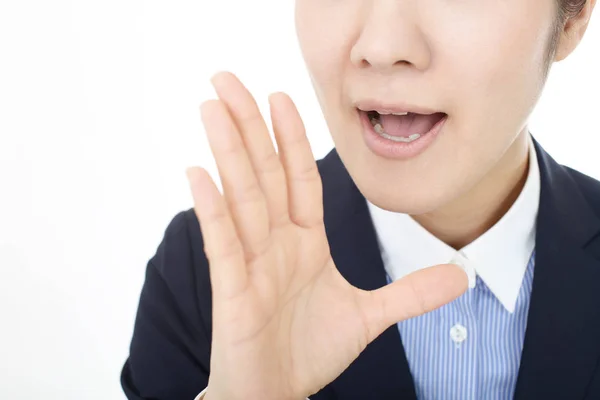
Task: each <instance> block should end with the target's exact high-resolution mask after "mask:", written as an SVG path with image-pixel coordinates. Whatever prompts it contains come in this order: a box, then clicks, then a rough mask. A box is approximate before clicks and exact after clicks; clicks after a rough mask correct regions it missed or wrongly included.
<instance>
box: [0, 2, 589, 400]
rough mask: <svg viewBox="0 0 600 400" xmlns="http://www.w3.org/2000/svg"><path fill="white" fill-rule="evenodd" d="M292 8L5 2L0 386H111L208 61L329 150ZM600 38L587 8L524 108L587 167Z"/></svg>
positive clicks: (192, 140)
mask: <svg viewBox="0 0 600 400" xmlns="http://www.w3.org/2000/svg"><path fill="white" fill-rule="evenodd" d="M547 1H550V0H547ZM293 6H294V4H293V1H291V0H287V1H281V0H278V1H276V0H253V1H247V0H218V1H210V2H209V1H204V0H201V1H198V0H195V1H190V0H179V1H170V2H166V1H155V0H145V1H142V0H118V1H117V0H102V1H90V0H77V1H66V0H54V1H41V0H19V1H15V0H0V273H1V274H0V398H2V399H11V400H18V399H61V400H70V399H77V400H81V399H98V400H100V399H102V400H107V399H123V398H124V395H123V394H122V393H121V389H120V385H119V373H120V368H121V366H122V364H123V362H124V360H125V358H126V356H127V353H128V346H129V341H130V338H131V333H132V329H133V321H134V317H135V312H136V308H137V301H138V298H139V293H140V289H141V286H142V283H143V279H144V272H145V268H146V262H147V261H148V259H149V258H150V257H151V256H152V255H153V254H154V251H155V250H156V247H157V245H158V243H159V241H160V239H161V238H162V235H163V232H164V229H165V228H166V226H167V224H168V222H169V221H170V220H171V218H172V217H173V216H174V215H175V214H176V213H177V212H179V211H180V210H184V209H188V208H190V207H191V206H192V199H191V195H190V192H189V188H188V183H187V180H186V178H185V168H186V167H187V166H189V165H194V164H195V165H202V166H205V167H207V168H209V170H210V171H211V172H212V173H213V177H216V176H217V175H216V174H215V168H214V162H213V160H212V156H211V154H210V152H209V150H208V145H207V143H206V140H205V136H204V131H203V127H202V124H201V121H200V117H199V108H198V107H199V105H200V103H201V102H202V101H204V100H206V99H208V98H211V97H214V92H213V89H212V87H211V86H210V84H209V78H210V77H211V76H212V74H214V73H215V72H216V71H218V70H221V69H228V70H230V71H233V72H234V73H236V74H237V75H238V76H239V77H240V78H241V79H242V81H243V82H244V83H245V84H246V85H247V86H248V87H249V89H250V90H251V91H252V93H253V94H255V96H256V98H257V100H258V102H259V105H260V107H261V109H262V110H263V112H264V115H265V116H267V117H268V104H267V96H268V94H269V93H271V92H274V91H280V90H282V91H285V92H287V93H289V94H290V95H291V96H292V98H293V99H294V100H295V102H296V103H297V105H298V107H299V109H300V113H301V114H302V116H303V118H304V120H305V124H306V126H307V130H308V135H309V139H310V142H311V145H312V146H313V151H314V155H315V157H317V158H320V157H323V156H324V155H325V154H326V153H327V152H329V150H330V149H331V148H332V146H333V142H332V141H331V138H330V136H329V133H328V132H327V129H326V126H325V122H324V121H323V119H322V115H321V113H320V109H319V108H318V105H317V103H316V98H315V97H314V94H313V92H312V87H311V84H310V81H309V79H308V76H307V74H306V71H305V69H304V64H303V61H302V59H301V55H300V52H299V49H298V46H297V41H296V36H295V30H294V23H293ZM598 12H600V11H598V10H596V13H598ZM598 48H600V20H598V18H597V16H595V17H594V18H592V23H591V25H590V27H589V29H588V32H587V34H586V36H585V37H584V40H583V42H582V44H581V45H580V47H579V48H578V49H577V50H576V51H575V53H574V54H572V55H571V57H569V58H568V59H567V60H566V61H563V62H561V63H558V64H556V65H555V66H554V67H553V70H552V71H551V74H550V78H549V82H548V84H547V86H546V89H545V91H544V93H543V96H542V99H541V100H540V102H539V104H538V107H537V108H536V111H535V113H534V115H533V116H532V118H531V122H530V130H531V132H532V133H533V134H534V136H535V137H536V138H537V139H538V140H539V141H540V142H541V144H542V146H544V147H545V149H546V150H548V151H549V152H550V153H551V154H552V155H553V156H554V157H555V158H556V159H557V160H558V161H559V162H561V163H565V164H567V165H570V166H572V167H574V168H576V169H579V170H580V171H582V172H584V173H587V174H589V175H592V176H594V177H596V178H600V161H599V160H598V157H599V152H598V151H599V148H600V146H599V145H600V138H599V136H600V129H599V128H598V112H599V110H598V106H599V105H600V101H599V100H598V97H597V96H598V94H599V93H600V77H599V73H598V71H600V58H599V56H598V52H597V49H598ZM215 179H217V178H215Z"/></svg>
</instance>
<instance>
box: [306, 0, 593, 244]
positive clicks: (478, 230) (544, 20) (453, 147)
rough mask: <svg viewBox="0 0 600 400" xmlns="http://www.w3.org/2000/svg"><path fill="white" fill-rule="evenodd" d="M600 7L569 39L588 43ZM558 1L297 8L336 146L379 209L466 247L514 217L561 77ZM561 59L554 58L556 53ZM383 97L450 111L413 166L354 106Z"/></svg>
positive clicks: (580, 20)
mask: <svg viewBox="0 0 600 400" xmlns="http://www.w3.org/2000/svg"><path fill="white" fill-rule="evenodd" d="M594 5H595V0H594V1H588V3H587V5H586V6H585V8H584V10H583V11H582V12H581V13H580V14H579V15H578V16H577V17H575V18H572V19H571V20H570V21H569V22H568V23H567V24H566V25H565V26H564V29H561V31H560V37H559V38H558V39H559V43H558V45H557V48H556V49H554V50H555V54H554V55H553V58H552V59H550V60H553V61H560V60H562V59H564V58H566V57H567V56H568V55H569V54H571V53H572V51H573V50H574V49H575V48H576V46H577V45H578V43H579V42H580V40H581V38H582V37H583V34H584V33H585V30H586V28H587V25H588V21H589V18H590V15H591V13H592V10H593V8H594ZM556 7H557V5H556V4H555V3H554V2H553V1H550V0H546V1H540V0H506V1H486V2H481V1H474V0H468V1H458V2H438V1H434V0H423V1H414V2H409V1H397V0H377V1H370V0H347V1H331V0H327V1H323V0H297V1H296V28H297V35H298V39H299V43H300V47H301V50H302V54H303V56H304V60H305V62H306V66H307V68H308V71H309V73H310V77H311V80H312V83H313V85H314V89H315V92H316V95H317V98H318V101H319V103H320V105H321V107H322V110H323V113H324V116H325V119H326V121H327V124H328V127H329V130H330V132H331V135H332V138H333V141H334V143H335V146H336V149H337V151H338V153H339V155H340V157H341V159H342V161H343V162H344V164H345V166H346V168H347V169H348V171H349V173H350V175H351V176H352V178H353V179H354V181H355V182H356V184H357V186H358V188H359V189H360V191H361V192H362V193H363V194H364V195H365V197H366V198H367V199H369V200H370V201H371V202H372V203H374V204H375V205H377V206H379V207H381V208H384V209H387V210H391V211H396V212H402V213H408V214H411V215H412V217H413V218H414V219H415V220H416V221H417V222H419V223H420V224H421V225H423V226H424V227H425V228H426V229H427V230H429V231H430V232H431V233H433V234H434V235H435V236H437V237H438V238H440V239H441V240H443V241H445V242H446V243H448V244H450V245H452V246H454V247H455V248H460V247H463V246H465V245H466V244H468V243H470V242H471V241H473V240H474V239H475V238H477V237H478V236H480V235H481V234H482V233H484V232H485V231H486V230H487V229H489V228H490V227H491V226H492V225H493V224H494V223H496V222H497V221H498V220H499V219H500V217H501V216H502V215H503V214H504V213H505V212H506V211H507V210H508V209H509V208H510V206H511V205H512V203H513V202H514V200H516V197H517V196H518V194H519V192H520V190H521V188H522V186H523V185H524V182H525V179H524V178H525V176H526V171H527V164H528V157H527V154H528V142H527V130H528V126H527V123H528V118H529V116H530V114H531V112H532V111H533V109H534V107H535V105H536V103H537V101H538V99H539V97H540V95H541V93H542V90H543V87H544V84H545V82H546V77H547V71H548V68H549V65H548V61H550V60H548V59H547V55H548V52H549V46H550V45H551V39H552V33H553V28H554V22H555V20H556V18H555V15H556V12H557V9H556ZM550 51H552V49H551V50H550ZM366 97H372V98H376V99H382V100H384V101H387V102H391V103H394V102H399V101H404V102H408V103H412V104H416V105H420V106H425V107H429V108H432V109H434V110H439V111H443V112H446V113H447V114H448V115H449V119H448V121H447V122H446V124H445V127H444V129H443V130H442V132H441V135H439V136H438V138H437V139H436V141H435V142H434V143H433V145H432V146H430V147H429V148H428V149H427V150H426V151H425V152H423V153H421V154H420V155H419V156H417V157H415V158H412V159H409V160H405V161H398V160H389V159H385V158H382V157H380V156H378V155H376V154H374V153H373V152H371V151H370V150H369V149H368V147H367V146H366V145H365V144H364V141H363V139H362V137H361V136H362V132H361V130H362V128H361V125H360V122H359V120H358V116H357V114H356V110H355V108H354V107H353V105H352V103H353V102H354V101H357V100H360V99H363V98H366Z"/></svg>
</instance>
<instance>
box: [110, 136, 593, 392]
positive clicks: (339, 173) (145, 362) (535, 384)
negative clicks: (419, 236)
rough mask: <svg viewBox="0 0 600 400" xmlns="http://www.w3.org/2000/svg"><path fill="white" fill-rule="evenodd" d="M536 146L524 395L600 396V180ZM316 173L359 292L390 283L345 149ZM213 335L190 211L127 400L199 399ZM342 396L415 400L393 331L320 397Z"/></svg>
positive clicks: (134, 360) (159, 261) (169, 236)
mask: <svg viewBox="0 0 600 400" xmlns="http://www.w3.org/2000/svg"><path fill="white" fill-rule="evenodd" d="M533 142H534V145H535V150H536V152H537V155H538V162H539V166H540V179H541V193H540V203H539V213H538V219H537V231H536V232H537V233H536V256H535V257H536V259H535V272H534V278H533V287H532V293H531V303H530V308H529V315H528V320H527V330H526V333H525V342H524V345H523V352H522V359H521V365H520V369H519V374H518V379H517V385H516V389H515V397H514V398H515V399H517V400H535V399H540V400H541V399H543V400H552V399H561V400H562V399H568V400H580V399H586V400H592V399H594V400H596V399H600V182H599V181H597V180H595V179H593V178H591V177H589V176H586V175H584V174H582V173H580V172H578V171H575V170H573V169H571V168H569V167H565V166H562V165H560V164H558V163H557V162H556V161H555V160H554V159H552V157H550V155H548V154H547V153H546V152H545V151H544V149H543V148H542V147H541V146H540V145H539V143H538V142H537V141H536V140H535V139H534V141H533ZM317 165H318V169H319V172H320V174H321V179H322V182H323V205H324V215H325V228H326V231H327V237H328V240H329V244H330V248H331V254H332V257H333V260H334V261H335V265H336V266H337V268H338V269H339V270H340V272H341V274H342V275H343V276H344V277H345V278H346V279H347V280H348V281H349V282H350V283H351V284H353V285H354V286H356V287H359V288H361V289H366V290H370V289H377V288H379V287H382V286H384V285H385V284H386V276H385V271H384V267H383V261H382V259H381V255H380V252H379V248H378V245H377V241H376V236H375V230H374V227H373V223H372V221H371V218H370V214H369V211H368V209H367V204H366V200H365V198H364V197H363V196H362V194H361V193H360V192H359V190H358V189H357V187H356V186H355V184H354V182H353V181H352V179H351V177H350V176H349V174H348V172H347V170H346V169H345V167H344V165H343V164H342V162H341V160H340V157H339V155H338V154H337V152H336V150H335V149H333V150H331V152H329V153H328V154H327V155H326V156H325V157H324V158H322V159H319V160H318V161H317ZM507 251H510V249H507ZM365 266H368V268H366V267H365ZM211 332H212V315H211V285H210V280H209V271H208V262H207V259H206V257H205V254H204V252H203V243H202V236H201V232H200V226H199V223H198V220H197V218H196V215H195V214H194V210H193V208H191V209H189V210H187V211H182V212H180V213H179V214H177V215H176V216H175V217H174V218H173V220H172V221H171V222H170V224H169V226H168V227H167V228H166V231H165V234H164V238H163V240H162V242H161V243H160V245H159V246H158V249H157V252H156V254H155V255H154V256H153V257H152V258H151V259H150V261H149V262H148V265H147V268H146V278H145V282H144V285H143V289H142V293H141V296H140V302H139V308H138V311H137V316H136V320H135V327H134V332H133V338H132V340H131V347H130V354H129V357H128V359H127V360H126V362H125V364H124V366H123V369H122V371H121V385H122V387H123V390H124V392H125V393H126V395H127V397H128V398H129V399H130V400H142V399H145V400H150V399H152V400H193V399H194V398H195V396H196V395H197V394H198V393H199V392H200V391H201V390H202V389H204V388H205V386H206V385H207V382H208V376H209V373H210V344H211ZM334 399H337V400H350V399H367V400H369V399H390V400H391V399H395V400H400V399H402V400H413V399H416V394H415V388H414V383H413V379H412V376H411V373H410V369H409V365H408V362H407V359H406V355H405V353H404V349H403V347H402V341H401V337H400V333H399V331H398V328H397V326H396V325H395V324H394V325H392V326H391V327H390V328H389V329H387V330H386V331H385V332H383V333H382V334H381V335H380V336H379V337H378V338H377V339H376V340H374V341H373V342H372V343H371V344H369V345H368V346H367V348H366V349H365V350H364V351H363V352H362V353H361V354H360V355H359V357H358V358H357V359H356V360H355V361H354V362H353V363H352V364H351V365H350V366H349V367H348V368H347V369H346V370H345V371H344V372H342V374H341V375H340V376H339V377H337V378H336V379H335V380H334V381H332V382H331V383H330V384H329V385H327V386H325V387H324V388H323V389H322V390H321V391H320V392H318V393H316V394H314V395H312V396H311V400H334ZM249 400H254V399H249ZM256 400H260V399H256Z"/></svg>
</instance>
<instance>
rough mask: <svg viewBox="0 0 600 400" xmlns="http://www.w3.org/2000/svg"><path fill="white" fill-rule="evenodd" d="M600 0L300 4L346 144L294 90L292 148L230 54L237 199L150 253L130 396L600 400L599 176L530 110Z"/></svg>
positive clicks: (285, 105) (332, 122) (219, 114)
mask: <svg viewBox="0 0 600 400" xmlns="http://www.w3.org/2000/svg"><path fill="white" fill-rule="evenodd" d="M594 5H595V0H587V1H585V0H556V1H554V0H546V1H538V0H518V1H517V0H511V1H491V2H482V1H464V2H453V3H446V2H439V3H438V2H433V1H427V0H425V1H383V0H382V1H359V0H349V1H345V2H337V1H336V2H332V1H323V0H297V1H296V27H297V33H298V38H299V42H300V47H301V50H302V53H303V56H304V59H305V61H306V65H307V68H308V71H309V73H310V76H311V79H312V82H313V85H314V88H315V91H316V94H317V97H318V100H319V103H320V105H321V108H322V110H323V113H324V116H325V118H326V120H327V124H328V127H329V129H330V132H331V134H332V137H333V140H334V143H335V149H334V150H332V151H331V152H330V153H329V154H328V155H327V156H326V157H324V158H323V159H321V160H318V161H317V162H315V161H314V159H313V157H312V154H311V151H310V147H309V144H308V142H307V140H306V136H305V132H304V129H303V125H302V122H301V120H300V117H299V115H298V113H297V111H296V109H295V107H294V105H293V103H292V101H291V100H290V99H289V97H287V96H286V95H285V94H282V93H277V94H274V95H272V96H271V97H270V105H271V115H272V123H273V129H274V133H275V138H276V141H277V145H278V153H276V152H275V150H274V148H273V144H272V142H271V140H270V139H269V136H268V131H267V128H266V124H265V122H264V120H263V119H262V117H261V116H260V113H259V111H258V108H257V106H256V103H255V101H254V99H253V98H252V96H251V95H250V93H248V91H247V90H246V89H245V88H244V87H243V85H242V84H241V83H240V82H239V81H238V80H237V79H236V78H235V76H234V75H232V74H230V73H226V72H224V73H219V74H217V75H216V76H215V77H214V78H213V79H212V83H213V85H214V86H215V89H216V91H217V93H218V96H219V100H210V101H207V102H205V103H203V105H202V107H201V114H202V120H203V123H204V125H205V127H206V131H207V134H208V138H209V142H210V146H211V149H212V152H213V154H214V156H215V159H216V161H217V166H218V169H219V175H220V178H221V180H222V182H223V187H224V195H223V196H222V195H221V194H220V193H219V191H218V190H217V188H216V186H215V184H214V183H213V182H212V180H211V178H210V177H209V176H208V175H207V173H206V171H205V170H203V169H202V168H190V169H189V170H188V178H189V180H190V185H191V188H192V193H193V197H194V201H195V206H194V209H190V210H187V211H185V212H182V213H180V214H178V215H177V216H176V217H175V218H174V219H173V221H172V222H171V224H170V226H169V227H168V228H167V231H166V233H165V236H164V239H163V242H162V243H161V245H160V246H159V248H158V251H157V253H156V255H155V256H154V257H153V258H152V259H151V260H150V262H149V264H148V269H147V275H146V281H145V284H144V288H143V291H142V294H141V299H140V305H139V310H138V315H137V319H136V325H135V332H134V335H133V339H132V343H131V354H130V356H129V359H128V360H127V362H126V364H125V366H124V368H123V371H122V377H121V380H122V385H123V388H124V390H125V393H126V394H127V396H128V397H129V399H160V400H166V399H192V398H194V397H196V395H198V393H199V392H200V391H202V393H201V394H200V395H198V398H204V399H205V400H236V399H262V400H270V399H273V400H284V399H285V400H287V399H290V400H296V399H304V398H306V397H308V396H310V398H311V399H312V400H323V399H328V400H329V399H338V400H345V399H415V398H418V399H510V398H517V399H584V398H585V399H597V398H600V364H599V362H598V361H599V360H600V183H599V182H598V181H596V180H594V179H592V178H590V177H587V176H585V175H583V174H581V173H579V172H576V171H574V170H572V169H569V168H567V167H563V166H560V165H559V164H557V163H556V162H555V161H554V160H553V159H552V158H551V157H550V156H549V155H548V154H547V153H546V152H545V151H544V150H543V149H542V148H541V146H540V145H539V144H538V143H537V142H536V141H535V140H534V139H533V138H532V137H531V135H530V133H529V131H528V128H527V120H528V118H529V115H530V114H531V112H532V110H533V109H534V106H535V104H536V102H537V100H538V98H539V96H540V94H541V92H542V90H543V87H544V84H545V82H546V78H547V76H548V72H549V69H550V67H551V65H552V63H553V62H554V61H560V60H562V59H564V58H566V57H567V56H568V55H569V54H570V53H571V52H572V51H573V50H574V49H575V48H576V46H577V45H578V43H579V41H580V40H581V38H582V36H583V34H584V33H585V31H586V28H587V25H588V22H589V19H590V16H591V13H592V10H593V8H594Z"/></svg>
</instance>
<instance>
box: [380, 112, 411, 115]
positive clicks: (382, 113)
mask: <svg viewBox="0 0 600 400" xmlns="http://www.w3.org/2000/svg"><path fill="white" fill-rule="evenodd" d="M377 113H378V114H379V115H390V114H391V115H408V112H401V113H386V112H383V111H377Z"/></svg>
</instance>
